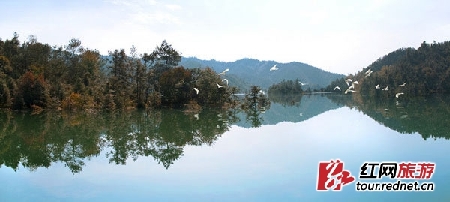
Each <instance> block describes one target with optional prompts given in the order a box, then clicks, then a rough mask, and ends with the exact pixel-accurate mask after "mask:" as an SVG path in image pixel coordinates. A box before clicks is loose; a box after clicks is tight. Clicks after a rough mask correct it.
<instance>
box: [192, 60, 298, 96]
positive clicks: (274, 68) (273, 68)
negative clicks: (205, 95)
mask: <svg viewBox="0 0 450 202" xmlns="http://www.w3.org/2000/svg"><path fill="white" fill-rule="evenodd" d="M276 70H278V67H277V65H274V66H273V67H272V68H270V71H276ZM228 71H230V68H227V69H225V70H223V71H222V72H220V73H219V75H225V73H227V72H228ZM222 81H223V82H225V83H226V84H227V86H228V80H227V79H222ZM301 84H302V85H306V83H301ZM223 87H224V86H221V85H219V84H217V88H223ZM193 89H194V90H195V93H196V94H197V95H198V93H199V92H200V90H199V89H198V88H193ZM260 93H263V94H265V93H264V92H262V91H260Z"/></svg>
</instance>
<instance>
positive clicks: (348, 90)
mask: <svg viewBox="0 0 450 202" xmlns="http://www.w3.org/2000/svg"><path fill="white" fill-rule="evenodd" d="M348 92H350V93H355V92H356V91H354V90H350V88H349V89H347V90H345V92H344V93H345V94H347V93H348Z"/></svg>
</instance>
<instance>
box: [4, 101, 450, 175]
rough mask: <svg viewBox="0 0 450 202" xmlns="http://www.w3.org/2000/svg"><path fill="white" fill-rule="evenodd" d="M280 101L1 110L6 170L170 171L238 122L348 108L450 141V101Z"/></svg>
mask: <svg viewBox="0 0 450 202" xmlns="http://www.w3.org/2000/svg"><path fill="white" fill-rule="evenodd" d="M272 99H273V100H272V103H271V104H270V105H266V106H262V105H261V106H258V107H253V108H252V107H249V108H246V109H239V110H207V109H204V110H202V111H200V112H191V113H187V112H183V111H179V110H155V111H134V112H123V113H98V114H85V113H56V112H47V113H41V114H35V115H30V114H29V113H20V112H12V111H4V112H0V166H6V167H10V168H12V169H13V170H17V169H18V168H19V167H20V166H23V167H25V168H27V169H29V170H31V171H34V170H36V169H37V168H40V167H44V168H48V167H50V166H51V165H52V164H55V163H57V162H62V163H63V164H64V165H65V166H66V167H67V168H68V169H69V170H70V171H71V172H73V173H78V172H80V171H82V169H83V167H84V166H85V162H86V161H89V160H90V158H93V157H97V156H99V155H100V154H101V153H102V152H103V153H106V158H107V159H108V160H109V162H110V163H112V164H119V165H124V164H126V162H127V160H128V159H132V160H137V159H138V158H139V157H143V156H145V157H153V158H154V159H155V161H156V162H157V163H159V164H161V165H162V166H163V167H164V168H166V169H168V168H169V167H170V166H171V165H173V164H174V162H175V161H177V160H179V159H180V158H181V157H182V156H183V153H184V149H185V147H186V146H188V145H191V146H201V145H208V146H210V145H212V144H214V143H215V142H216V141H217V140H218V139H219V138H220V137H221V136H222V134H224V133H225V132H226V131H228V130H230V127H231V126H232V125H237V126H239V127H241V128H258V127H260V126H262V125H276V124H278V123H281V122H294V123H298V122H304V121H306V120H308V119H311V118H313V117H316V116H318V115H319V114H323V113H325V112H327V111H329V110H334V109H338V108H340V107H342V106H347V107H349V108H351V109H357V110H358V111H360V112H362V113H363V114H365V115H367V116H368V117H370V118H371V119H373V120H375V121H376V122H378V123H379V124H380V125H383V126H385V127H387V128H389V129H392V130H394V131H397V132H399V133H402V134H413V133H419V134H420V135H422V137H423V138H424V139H425V140H426V139H428V138H430V137H431V138H445V139H449V138H450V134H449V132H448V131H450V117H449V116H448V114H450V113H449V112H450V105H449V103H450V96H432V97H426V98H408V99H400V100H396V99H371V98H370V97H354V96H343V95H336V94H319V95H303V96H300V97H287V98H286V97H285V98H282V97H277V98H273V97H272ZM262 107H265V108H263V110H262ZM349 121H356V120H349ZM326 124H329V123H326ZM327 127H328V125H327ZM315 130H316V129H315Z"/></svg>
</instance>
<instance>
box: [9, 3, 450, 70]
mask: <svg viewBox="0 0 450 202" xmlns="http://www.w3.org/2000/svg"><path fill="white" fill-rule="evenodd" d="M449 7H450V1H446V0H433V1H430V0H392V1H389V0H355V1H348V0H339V1H338V0H335V1H332V0H323V1H319V0H308V1H306V0H293V1H289V0H271V1H268V0H245V1H244V0H227V1H223V0H217V1H216V0H191V1H183V0H165V1H163V0H78V1H70V0H65V1H60V0H40V1H34V0H33V1H32V0H29V1H25V0H15V1H6V0H0V13H1V14H2V17H0V38H1V39H2V40H7V39H11V38H12V37H13V34H14V32H17V34H19V40H20V41H22V42H23V41H26V40H27V39H28V36H30V35H35V36H36V37H37V40H38V41H39V42H41V43H46V44H50V45H52V46H53V45H56V46H63V45H67V44H68V43H69V41H70V39H72V38H77V39H79V40H80V41H81V42H82V46H83V47H85V48H89V49H96V50H98V51H100V53H101V54H103V55H107V54H108V51H114V50H116V49H124V50H125V51H126V52H127V53H129V50H130V48H131V47H132V46H135V47H136V48H137V52H138V53H150V52H152V51H153V50H154V49H155V48H156V47H157V46H159V45H160V44H161V43H162V41H163V40H166V41H167V42H168V43H169V44H171V45H172V47H173V48H175V49H176V50H177V51H178V52H180V53H181V55H182V56H185V57H191V56H193V57H197V58H200V59H207V60H209V59H215V60H218V61H224V62H233V61H235V60H238V59H242V58H253V59H258V60H266V61H267V60H273V61H277V62H280V63H287V62H303V63H307V64H309V65H312V66H315V67H318V68H321V69H323V70H326V71H329V72H333V73H341V74H354V73H357V72H358V71H361V70H362V69H363V68H365V67H367V66H368V65H370V64H371V63H372V62H374V61H375V60H377V59H378V58H380V57H382V56H384V55H386V54H388V53H390V52H392V51H394V50H397V49H399V48H405V47H414V48H417V47H419V46H420V44H421V43H422V42H423V41H426V42H427V43H433V41H436V42H444V41H447V40H449V39H448V38H449V37H450V15H449V14H448V11H449V9H448V8H449Z"/></svg>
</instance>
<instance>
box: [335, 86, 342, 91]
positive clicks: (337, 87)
mask: <svg viewBox="0 0 450 202" xmlns="http://www.w3.org/2000/svg"><path fill="white" fill-rule="evenodd" d="M336 89H338V90H341V88H340V87H339V86H336V87H334V89H333V90H336Z"/></svg>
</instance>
